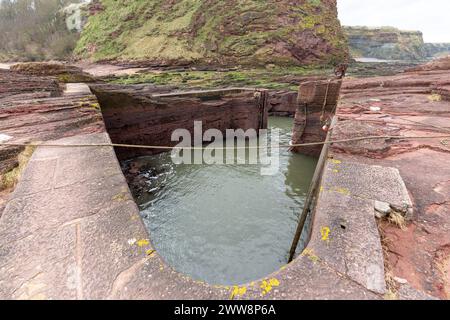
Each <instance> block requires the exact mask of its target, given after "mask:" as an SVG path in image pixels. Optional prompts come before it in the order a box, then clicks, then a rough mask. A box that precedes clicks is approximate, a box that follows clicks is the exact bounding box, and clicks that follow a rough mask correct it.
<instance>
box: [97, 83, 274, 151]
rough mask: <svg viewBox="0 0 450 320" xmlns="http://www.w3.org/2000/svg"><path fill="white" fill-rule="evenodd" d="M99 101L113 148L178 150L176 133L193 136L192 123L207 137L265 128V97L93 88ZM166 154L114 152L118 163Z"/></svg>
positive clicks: (256, 93) (250, 92) (239, 92)
mask: <svg viewBox="0 0 450 320" xmlns="http://www.w3.org/2000/svg"><path fill="white" fill-rule="evenodd" d="M92 90H93V91H94V93H95V94H96V96H97V98H98V99H99V101H100V105H101V108H102V113H103V118H104V121H105V124H106V127H107V131H108V133H109V135H110V137H111V140H112V141H113V143H120V144H139V145H156V146H174V145H176V144H177V142H172V141H171V136H172V132H173V131H174V130H175V129H179V128H183V129H187V130H189V131H190V132H191V134H193V129H194V121H203V131H205V130H208V129H211V128H214V129H219V130H221V131H222V132H225V130H226V129H243V130H247V129H251V128H254V129H260V128H266V127H267V109H268V108H267V101H268V97H267V92H266V91H253V90H211V91H197V92H190V93H166V94H151V93H142V92H141V93H139V94H137V93H136V92H127V91H126V90H123V91H122V92H121V91H119V90H115V91H113V92H109V91H108V90H102V89H101V88H99V87H92ZM162 151H164V150H156V149H146V150H142V149H130V148H116V154H117V156H118V157H119V159H129V158H133V157H136V156H140V155H145V154H154V153H158V152H162Z"/></svg>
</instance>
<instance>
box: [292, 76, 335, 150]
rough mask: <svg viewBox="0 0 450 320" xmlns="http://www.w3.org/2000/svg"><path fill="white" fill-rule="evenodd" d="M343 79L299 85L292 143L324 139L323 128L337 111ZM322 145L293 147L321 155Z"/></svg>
mask: <svg viewBox="0 0 450 320" xmlns="http://www.w3.org/2000/svg"><path fill="white" fill-rule="evenodd" d="M341 84H342V81H341V80H332V81H328V80H326V81H311V82H305V83H302V84H301V85H300V87H299V93H298V106H297V111H296V113H295V119H294V127H293V132H292V143H293V144H301V143H309V142H320V141H324V140H325V138H326V135H327V132H326V131H324V130H322V127H323V126H324V125H325V124H326V122H327V120H331V117H332V116H333V115H334V113H335V111H336V105H337V102H338V99H339V92H340V89H341ZM322 147H323V146H322V145H317V146H309V147H297V148H293V151H294V152H298V153H302V154H306V155H312V156H319V155H320V152H321V151H322Z"/></svg>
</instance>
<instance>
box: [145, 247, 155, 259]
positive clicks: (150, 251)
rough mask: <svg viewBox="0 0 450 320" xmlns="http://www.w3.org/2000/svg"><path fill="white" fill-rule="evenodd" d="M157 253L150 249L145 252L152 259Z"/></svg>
mask: <svg viewBox="0 0 450 320" xmlns="http://www.w3.org/2000/svg"><path fill="white" fill-rule="evenodd" d="M155 252H156V251H155V250H153V249H149V250H147V251H145V254H146V255H148V256H150V257H153V256H154V255H155Z"/></svg>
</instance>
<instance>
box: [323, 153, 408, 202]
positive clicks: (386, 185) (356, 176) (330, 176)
mask: <svg viewBox="0 0 450 320" xmlns="http://www.w3.org/2000/svg"><path fill="white" fill-rule="evenodd" d="M325 172H326V174H327V178H326V179H324V181H323V184H322V186H323V188H324V189H325V190H335V191H336V190H337V191H340V192H341V193H343V194H348V195H351V196H352V197H358V198H363V199H370V200H377V201H381V202H387V203H389V204H391V205H396V206H401V205H403V204H407V205H408V206H409V207H412V201H411V198H410V197H409V194H408V190H407V189H406V186H405V183H404V182H403V179H402V177H401V176H400V172H399V170H398V169H396V168H391V167H383V166H376V165H367V164H362V163H356V162H349V161H341V160H339V159H338V158H336V159H333V160H330V161H328V163H327V165H326V167H325Z"/></svg>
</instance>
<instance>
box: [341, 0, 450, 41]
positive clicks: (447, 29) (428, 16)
mask: <svg viewBox="0 0 450 320" xmlns="http://www.w3.org/2000/svg"><path fill="white" fill-rule="evenodd" d="M337 1H338V10H339V18H340V20H341V23H342V24H343V25H347V26H372V27H379V26H392V27H397V28H399V29H405V30H420V31H422V32H423V35H424V38H425V42H450V0H337Z"/></svg>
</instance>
